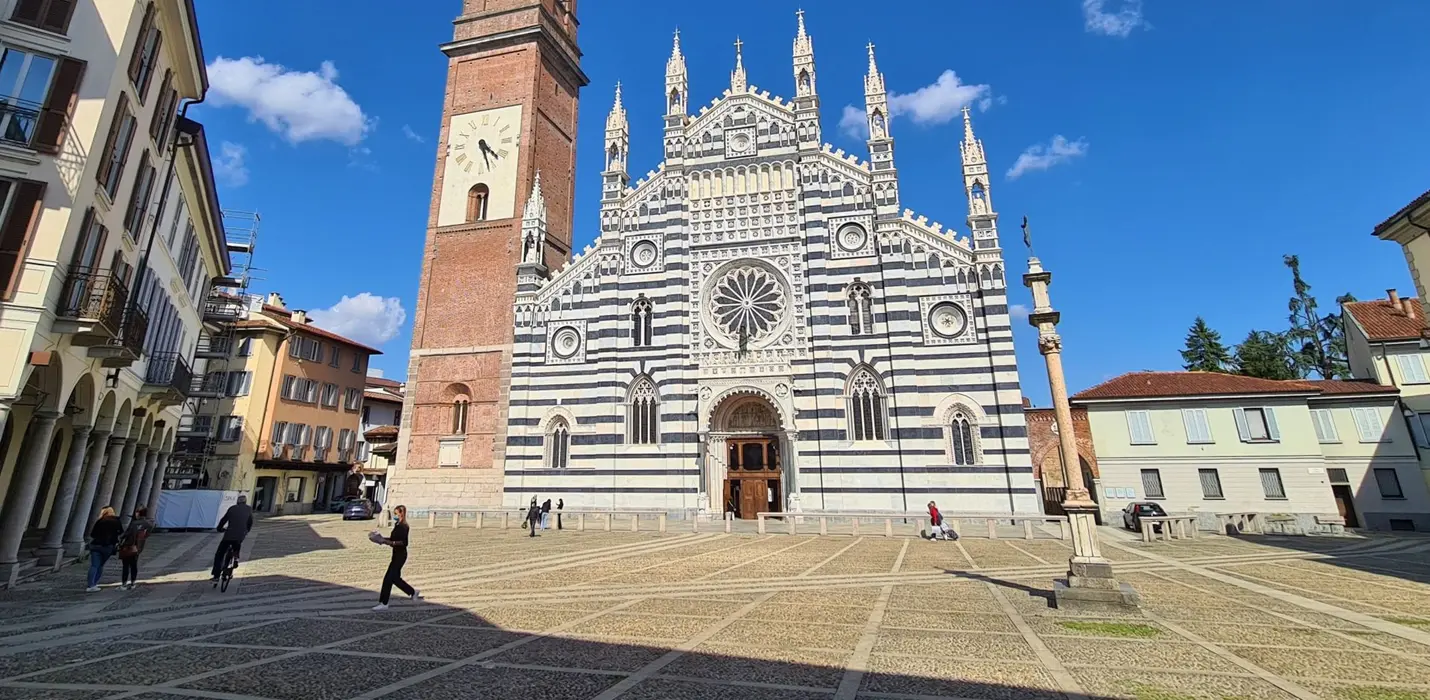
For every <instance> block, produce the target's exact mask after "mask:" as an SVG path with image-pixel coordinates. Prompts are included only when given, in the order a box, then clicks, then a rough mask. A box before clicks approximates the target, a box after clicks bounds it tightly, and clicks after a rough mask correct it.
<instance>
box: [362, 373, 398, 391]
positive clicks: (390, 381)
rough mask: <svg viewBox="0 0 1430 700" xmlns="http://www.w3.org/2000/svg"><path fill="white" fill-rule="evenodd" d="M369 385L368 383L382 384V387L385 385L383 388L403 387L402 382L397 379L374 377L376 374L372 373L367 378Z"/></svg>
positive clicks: (373, 384) (370, 384)
mask: <svg viewBox="0 0 1430 700" xmlns="http://www.w3.org/2000/svg"><path fill="white" fill-rule="evenodd" d="M367 385H368V386H380V387H383V388H386V389H401V388H402V382H399V381H397V380H396V379H388V378H386V377H374V376H371V375H369V376H368V378H367Z"/></svg>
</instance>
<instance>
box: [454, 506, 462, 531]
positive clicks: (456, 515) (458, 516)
mask: <svg viewBox="0 0 1430 700" xmlns="http://www.w3.org/2000/svg"><path fill="white" fill-rule="evenodd" d="M461 518H462V514H461V513H460V512H458V511H455V510H454V511H452V527H454V528H455V527H458V523H459V522H460V521H461Z"/></svg>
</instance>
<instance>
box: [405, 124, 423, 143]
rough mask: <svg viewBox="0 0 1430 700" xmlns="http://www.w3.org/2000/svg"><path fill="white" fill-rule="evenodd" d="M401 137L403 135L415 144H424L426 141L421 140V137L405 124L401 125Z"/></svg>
mask: <svg viewBox="0 0 1430 700" xmlns="http://www.w3.org/2000/svg"><path fill="white" fill-rule="evenodd" d="M402 135H403V136H406V137H407V138H409V139H412V140H413V141H416V142H417V143H426V142H427V139H424V138H422V136H421V135H419V134H418V133H417V132H415V131H413V130H412V127H410V126H408V125H406V124H403V125H402Z"/></svg>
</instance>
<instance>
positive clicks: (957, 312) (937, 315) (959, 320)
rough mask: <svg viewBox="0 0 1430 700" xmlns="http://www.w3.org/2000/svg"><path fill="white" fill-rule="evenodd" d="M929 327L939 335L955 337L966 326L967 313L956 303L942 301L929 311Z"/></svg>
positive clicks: (961, 333) (961, 332)
mask: <svg viewBox="0 0 1430 700" xmlns="http://www.w3.org/2000/svg"><path fill="white" fill-rule="evenodd" d="M929 327H930V328H932V329H933V332H934V333H936V334H938V335H939V336H941V337H944V338H956V337H958V336H960V335H963V331H964V330H965V329H967V328H968V314H965V313H964V312H963V309H961V308H959V307H958V305H957V304H954V303H952V302H944V303H942V304H939V305H937V306H935V307H933V311H931V312H930V313H929Z"/></svg>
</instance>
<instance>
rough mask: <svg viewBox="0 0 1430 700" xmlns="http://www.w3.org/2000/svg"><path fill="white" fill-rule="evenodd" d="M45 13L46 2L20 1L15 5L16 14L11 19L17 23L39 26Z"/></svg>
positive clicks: (41, 0) (42, 0)
mask: <svg viewBox="0 0 1430 700" xmlns="http://www.w3.org/2000/svg"><path fill="white" fill-rule="evenodd" d="M44 12H45V0H20V1H19V2H18V3H15V12H14V13H13V14H11V15H10V19H11V20H12V21H15V22H21V23H24V24H31V25H36V26H38V25H39V24H40V19H41V17H43V15H44Z"/></svg>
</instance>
